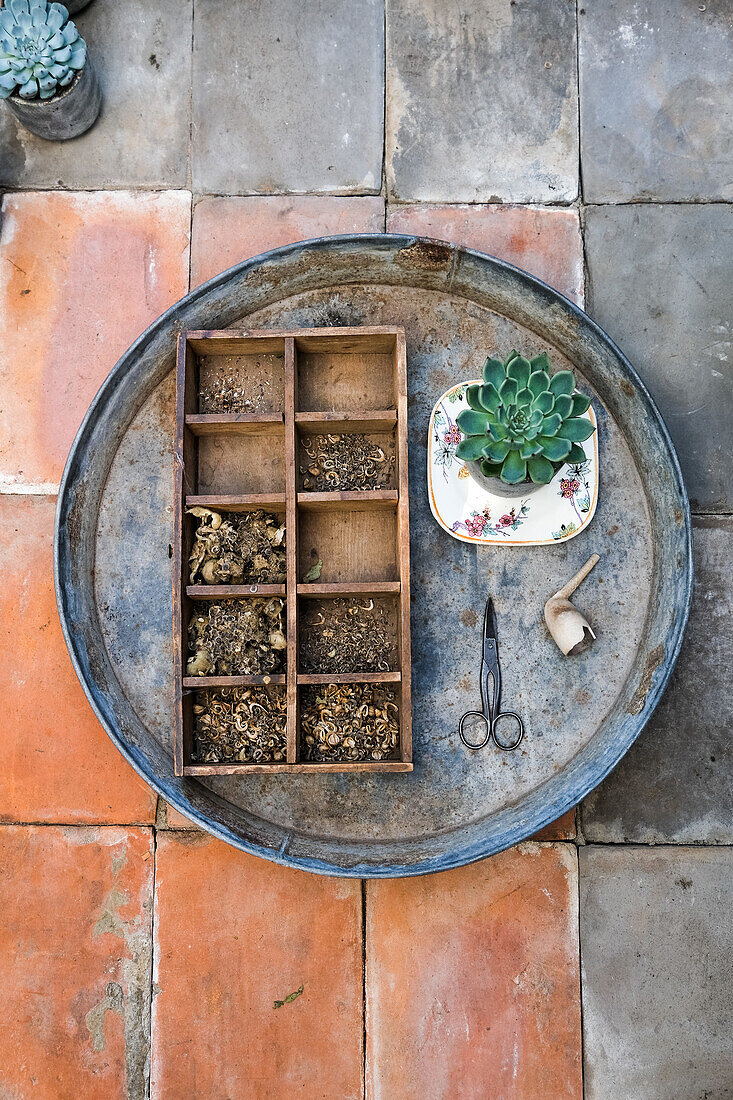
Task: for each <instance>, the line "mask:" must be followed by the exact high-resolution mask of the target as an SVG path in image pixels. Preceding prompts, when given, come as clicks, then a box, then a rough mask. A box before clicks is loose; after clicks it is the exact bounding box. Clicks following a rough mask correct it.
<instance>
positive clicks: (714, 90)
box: [578, 0, 733, 202]
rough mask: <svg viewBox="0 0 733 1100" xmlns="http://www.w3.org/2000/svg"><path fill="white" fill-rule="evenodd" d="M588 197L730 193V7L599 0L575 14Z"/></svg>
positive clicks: (685, 0)
mask: <svg viewBox="0 0 733 1100" xmlns="http://www.w3.org/2000/svg"><path fill="white" fill-rule="evenodd" d="M578 28H579V51H580V109H581V135H582V137H581V154H582V166H583V191H584V194H585V199H586V202H623V201H625V200H629V199H654V200H656V201H658V202H665V201H668V200H675V199H731V198H733V111H732V110H731V102H732V101H733V7H731V5H730V3H719V2H713V3H710V2H708V3H707V4H698V3H690V2H689V0H668V2H667V3H663V4H660V3H657V2H655V0H642V2H641V3H639V2H638V0H604V2H603V3H592V2H591V3H586V4H584V5H583V6H581V7H580V11H579V16H578Z"/></svg>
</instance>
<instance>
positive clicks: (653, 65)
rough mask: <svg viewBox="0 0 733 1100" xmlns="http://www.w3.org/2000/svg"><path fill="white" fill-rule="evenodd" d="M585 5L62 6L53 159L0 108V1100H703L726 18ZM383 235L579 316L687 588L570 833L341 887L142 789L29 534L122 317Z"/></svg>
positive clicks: (724, 493) (717, 627) (720, 611)
mask: <svg viewBox="0 0 733 1100" xmlns="http://www.w3.org/2000/svg"><path fill="white" fill-rule="evenodd" d="M596 8H597V10H596ZM596 8H593V10H591V8H590V7H585V8H584V7H583V6H582V5H581V4H580V2H578V3H575V2H573V0H549V2H547V0H469V2H468V3H467V4H464V5H463V6H462V7H461V9H460V11H459V10H458V8H456V7H455V6H454V7H450V6H446V5H441V4H438V3H435V2H434V0H386V3H382V2H380V0H364V2H363V3H360V4H359V5H356V6H354V7H350V8H349V9H348V12H347V11H345V9H344V5H340V4H337V3H335V0H324V2H323V3H322V4H319V5H317V6H316V9H313V10H312V11H311V10H310V9H307V8H306V7H304V6H303V5H302V4H297V3H295V0H277V2H276V3H275V5H274V6H273V5H272V4H271V5H267V6H265V7H262V9H261V10H260V9H257V10H256V11H255V10H254V8H253V6H252V5H244V4H239V3H235V4H232V3H231V2H229V3H224V0H184V2H183V3H182V4H175V3H173V2H172V0H162V3H161V4H157V5H153V6H151V5H146V4H145V3H144V2H143V0H121V2H120V3H118V4H113V3H111V2H110V0H94V3H92V4H91V5H90V6H89V7H88V8H87V9H86V10H85V11H83V12H81V13H80V14H79V16H78V17H77V22H78V25H79V27H80V29H81V31H82V33H83V34H85V35H86V36H87V38H88V40H89V43H90V48H91V51H92V52H93V54H94V56H95V57H96V58H97V60H98V68H99V70H100V75H101V77H102V81H103V86H104V89H105V97H106V98H105V109H104V114H103V116H102V117H101V119H100V121H99V122H98V124H97V125H96V126H95V127H94V128H93V129H92V130H91V131H90V132H89V133H88V134H87V135H85V136H83V137H82V138H80V139H78V140H76V141H73V142H69V143H66V144H63V145H53V144H50V143H47V142H42V141H39V140H36V139H35V138H33V137H31V136H29V135H27V134H26V133H25V132H24V131H22V130H21V129H20V128H19V127H18V126H17V124H16V123H15V121H14V119H13V117H12V116H11V115H10V114H9V112H7V110H6V109H5V108H4V107H3V106H2V105H1V104H0V189H4V191H5V193H4V195H2V199H1V201H2V206H1V207H0V211H1V213H0V632H1V633H2V640H3V651H4V653H5V654H6V657H7V661H8V663H9V668H6V671H5V675H4V676H3V678H2V680H0V716H1V721H2V731H3V735H4V736H3V744H4V747H5V754H4V756H5V759H4V766H3V768H2V771H1V772H0V822H3V823H4V824H0V896H1V897H2V906H1V908H2V917H1V918H0V966H1V967H2V971H3V974H4V977H5V981H6V1000H7V1002H8V1012H7V1014H6V1015H7V1020H6V1026H5V1027H4V1028H3V1029H0V1096H2V1097H5V1096H6V1095H7V1097H8V1098H9V1100H10V1098H11V1097H12V1100H26V1098H30V1097H31V1096H33V1097H42V1098H43V1097H48V1098H49V1100H51V1098H54V1100H56V1098H60V1100H66V1098H67V1097H68V1098H69V1100H72V1098H73V1100H76V1097H78V1096H89V1097H90V1098H94V1097H96V1096H104V1097H117V1096H119V1097H128V1098H129V1097H131V1098H133V1100H138V1098H140V1100H142V1098H144V1097H146V1096H147V1095H151V1096H152V1097H154V1098H159V1100H163V1098H165V1100H168V1098H173V1100H177V1098H178V1097H181V1098H182V1100H183V1098H185V1100H189V1098H194V1100H195V1098H198V1097H201V1098H205V1100H209V1098H214V1100H218V1098H221V1100H233V1098H234V1097H240V1096H242V1097H247V1100H250V1098H252V1100H260V1098H264V1097H275V1096H277V1097H278V1098H280V1097H289V1096H293V1095H302V1096H304V1097H314V1098H315V1097H326V1098H328V1100H330V1098H331V1097H339V1098H340V1097H342V1096H343V1097H360V1098H361V1097H365V1096H368V1097H370V1098H371V1100H403V1098H404V1100H409V1098H410V1097H412V1096H415V1097H419V1098H420V1100H448V1098H450V1100H452V1097H453V1096H455V1095H457V1094H458V1093H460V1095H461V1096H466V1097H473V1096H475V1097H482V1098H483V1097H484V1096H487V1095H490V1096H496V1097H497V1100H499V1098H500V1100H504V1098H506V1100H536V1098H537V1097H538V1096H542V1097H543V1100H544V1097H548V1100H555V1098H557V1100H565V1098H566V1097H576V1096H578V1097H579V1096H581V1095H582V1090H583V1088H584V1089H585V1095H586V1096H587V1097H589V1098H590V1097H592V1098H593V1100H617V1098H618V1097H623V1098H624V1100H655V1098H656V1097H657V1096H659V1097H662V1096H664V1098H665V1100H666V1098H667V1096H670V1095H681V1096H682V1095H684V1096H688V1095H689V1096H690V1097H693V1096H698V1095H700V1096H702V1095H704V1094H706V1095H709V1096H721V1097H723V1096H725V1095H726V1094H727V1093H726V1090H730V1080H731V1077H730V1074H731V1066H730V1060H729V1057H728V1055H727V1054H726V1053H725V1052H724V1051H723V1049H722V1045H721V1044H722V1040H721V1036H723V1037H726V1036H728V1035H729V1034H730V1031H731V1029H732V1028H733V1003H732V1002H731V999H730V990H729V986H730V975H729V969H726V959H727V958H728V957H729V956H730V953H731V946H732V945H733V932H732V931H731V929H730V927H729V924H730V921H729V918H728V911H729V909H730V905H729V900H730V899H729V898H728V896H727V893H726V890H727V885H726V883H727V881H728V879H729V878H730V874H729V871H730V868H729V862H730V861H729V852H728V849H727V848H726V847H724V846H725V845H730V843H731V833H730V816H731V815H730V810H731V803H730V790H731V785H730V754H729V752H728V748H727V742H726V739H725V738H726V734H727V731H728V727H729V726H730V722H731V717H730V707H729V705H728V702H727V700H728V698H729V691H728V678H729V672H728V669H729V665H730V648H731V628H730V622H731V621H732V619H733V617H732V616H731V615H730V614H729V613H727V609H729V606H730V600H731V591H732V582H731V570H730V568H729V565H730V525H731V516H730V501H729V499H728V496H729V494H728V482H729V480H730V478H729V476H728V474H727V471H728V469H729V465H730V454H729V451H727V450H726V448H725V447H724V446H718V443H719V441H720V440H721V439H722V440H723V441H725V439H726V438H727V436H726V431H727V426H728V425H729V423H730V419H731V411H732V410H731V398H730V396H729V391H728V390H726V388H725V381H724V380H725V376H726V375H727V374H728V372H729V362H728V360H729V351H730V349H729V343H730V331H729V318H728V314H729V312H730V311H729V292H728V288H729V285H730V281H731V279H730V275H731V270H730V266H731V265H730V257H729V253H730V249H728V250H727V252H726V247H725V241H726V239H727V237H728V236H729V235H730V234H729V230H730V214H731V207H730V205H729V204H728V202H727V201H720V200H727V199H730V197H731V196H730V195H729V194H728V192H727V191H726V187H727V182H726V181H728V178H729V176H730V172H728V173H727V175H726V171H727V168H728V167H729V164H730V160H731V156H730V149H729V145H730V142H729V141H728V135H729V131H730V118H729V112H728V113H726V106H725V105H726V102H727V100H726V99H725V96H726V89H728V88H729V87H730V85H731V82H733V65H732V64H731V60H730V32H731V20H730V17H729V13H726V12H725V11H723V9H721V8H720V6H719V5H711V4H709V3H708V5H707V6H705V5H696V4H693V5H692V6H690V5H689V4H687V3H686V2H685V0H671V4H664V5H658V4H655V3H654V2H653V0H647V2H646V3H644V4H642V5H632V4H630V3H626V0H612V2H611V3H610V4H608V5H606V6H600V7H599V6H596ZM601 8H602V10H601ZM698 8H700V9H702V8H705V10H704V11H702V10H700V11H698ZM127 28H129V33H128V32H127ZM576 29H577V38H578V41H576ZM698 54H699V56H700V57H702V58H704V61H705V67H704V73H699V72H695V71H693V69H694V68H695V66H692V68H691V65H692V62H691V61H690V60H689V59H690V58H691V57H696V56H698ZM652 69H653V72H654V74H655V76H654V80H652V76H651V75H650V74H651V70H652ZM578 73H579V75H580V90H578V80H577V78H578ZM316 76H317V77H318V79H315V77H316ZM728 98H729V97H728ZM709 199H715V200H716V201H714V202H708V201H706V200H709ZM629 200H633V205H628V202H629ZM589 203H591V204H595V205H589ZM518 204H522V205H518ZM603 204H605V205H603ZM385 228H386V229H387V230H388V231H394V232H403V233H416V234H426V235H430V236H435V237H440V238H444V239H448V240H452V241H455V242H456V243H458V244H462V245H465V246H467V247H470V248H476V249H479V250H485V251H489V252H491V253H493V254H495V255H497V256H499V257H500V258H502V259H505V260H507V261H508V262H510V263H513V264H516V265H518V266H520V267H523V268H525V269H527V270H529V271H530V272H532V273H533V274H535V275H537V276H538V277H539V278H541V279H543V280H545V281H546V282H548V283H549V284H550V285H551V286H554V287H556V288H557V289H559V290H560V291H561V292H562V293H564V294H566V295H567V296H568V297H570V298H571V299H572V300H574V301H576V302H579V303H582V302H583V299H584V294H585V297H586V300H587V302H588V309H589V312H590V313H591V315H592V316H594V317H596V318H597V319H598V320H599V321H600V323H602V324H603V325H604V327H605V328H606V329H607V331H608V332H609V333H610V335H611V336H612V337H613V338H614V339H616V340H618V341H619V343H620V345H621V347H622V349H623V350H624V351H626V352H627V353H628V354H629V355H630V356H631V359H632V362H633V363H634V366H635V367H636V368H637V369H638V371H639V372H640V374H641V376H642V379H643V380H644V381H645V382H647V383H648V385H649V387H650V389H651V390H652V392H653V394H654V395H655V396H656V398H657V399H658V400H659V403H660V405H661V408H662V411H663V414H664V415H665V416H666V417H668V420H669V426H670V429H671V432H672V434H673V436H674V438H675V440H676V442H677V444H678V447H679V451H680V458H681V461H682V466H683V473H684V476H685V478H686V480H687V483H688V486H689V489H690V494H691V498H692V504H693V511H694V512H695V513H696V516H695V540H696V545H695V554H696V567H697V571H698V575H697V581H696V588H695V597H694V602H693V610H692V618H691V622H690V628H689V631H688V635H687V638H686V642H685V645H684V648H683V652H682V655H681V657H680V662H679V665H678V667H677V670H676V672H675V674H674V676H673V678H672V681H671V684H670V687H669V690H668V692H667V694H666V696H665V699H664V700H663V701H662V703H661V705H660V707H659V709H658V711H657V713H656V715H655V716H654V719H653V721H652V722H651V723H650V725H649V727H648V729H647V730H646V731H645V733H644V734H643V735H642V737H641V738H640V740H639V742H638V743H637V745H636V746H634V747H633V748H632V750H631V751H630V753H629V754H628V755H627V757H626V758H625V759H624V760H623V761H622V763H621V765H620V766H619V768H618V769H617V770H616V772H614V773H612V774H611V775H610V776H609V777H608V779H607V780H606V781H605V782H604V783H603V784H602V785H601V786H600V787H599V788H598V789H597V790H596V791H595V792H594V793H593V794H592V796H591V797H590V798H589V799H587V800H586V803H585V805H584V806H583V807H582V811H581V813H580V820H581V823H582V826H583V828H582V829H581V833H580V835H578V836H577V837H576V828H575V813H574V812H570V813H569V814H566V815H565V816H564V818H561V819H560V821H558V822H555V823H554V824H553V825H551V826H549V827H548V828H547V829H545V830H543V831H542V833H541V834H539V835H538V837H536V838H534V841H532V842H527V843H525V844H523V845H520V846H519V847H518V848H516V849H514V850H512V851H511V852H507V853H503V854H502V855H500V856H497V857H495V858H494V859H492V860H488V861H485V862H483V863H480V864H477V865H474V866H470V867H465V868H462V869H459V870H455V871H451V872H446V873H445V874H442V875H437V876H431V877H427V878H422V879H412V880H400V881H370V882H368V883H361V884H359V883H358V882H354V881H351V880H348V881H347V880H344V881H341V880H335V879H325V878H319V877H316V876H308V875H305V874H301V873H297V872H293V871H289V870H287V869H283V868H280V867H277V866H275V865H272V864H269V863H266V862H264V861H257V860H255V859H252V858H250V857H247V856H244V855H242V854H240V853H237V852H235V851H234V850H233V849H230V848H228V847H227V846H225V845H223V844H221V843H220V842H218V841H214V840H212V839H211V838H210V837H208V835H207V834H205V833H203V832H201V831H200V830H198V829H196V828H195V827H193V826H192V825H191V823H190V822H188V821H187V819H186V818H185V817H183V816H182V815H181V814H179V813H178V812H177V811H175V810H173V809H172V808H170V807H168V806H166V805H165V804H164V803H163V802H162V800H156V798H155V796H154V795H153V794H152V792H151V791H150V790H149V789H148V788H147V786H146V785H145V784H144V783H143V782H142V781H141V780H140V779H139V778H138V777H137V775H136V774H135V773H134V772H133V771H132V769H131V768H130V767H129V766H128V764H127V763H126V762H125V761H124V760H123V759H122V757H121V756H120V755H119V754H118V753H117V751H116V750H115V749H114V747H113V746H112V744H111V742H109V740H108V739H107V737H106V735H105V734H104V732H103V731H102V729H101V726H100V725H99V723H98V722H97V720H96V718H95V717H94V715H93V713H92V711H91V709H90V707H89V705H88V703H87V701H86V698H85V696H84V694H83V692H82V690H81V688H80V687H79V685H78V683H77V681H76V678H75V676H74V673H73V670H72V668H71V664H70V661H69V659H68V656H67V654H66V651H65V646H64V644H63V639H62V635H61V631H60V627H59V625H58V620H57V617H56V612H55V607H54V596H53V577H52V570H51V539H52V531H53V519H54V508H55V493H56V490H57V487H58V483H59V479H60V477H61V473H62V470H63V465H64V461H65V458H66V454H67V452H68V448H69V446H70V444H71V441H72V439H73V436H74V434H75V432H76V430H77V428H78V425H79V423H80V421H81V419H82V417H83V415H84V413H85V411H86V409H87V407H88V404H89V402H90V400H91V398H92V397H93V395H94V393H95V391H96V389H97V388H98V386H99V385H100V383H101V382H102V381H103V380H104V378H105V376H106V375H107V373H108V371H109V370H110V368H111V367H112V366H113V364H114V362H115V361H116V359H117V358H118V356H119V354H120V353H121V352H122V351H124V349H125V348H126V347H127V346H128V345H129V344H130V343H131V341H132V340H133V339H134V338H135V337H136V336H137V335H138V334H139V333H140V332H141V331H142V330H143V329H144V328H145V327H146V325H147V324H148V323H149V322H150V321H151V320H152V319H154V318H155V317H156V316H158V315H159V314H160V313H161V312H162V311H163V310H164V309H166V308H167V307H168V306H169V305H170V304H172V303H173V302H175V301H176V300H177V299H178V298H179V297H181V296H182V295H183V294H184V293H185V292H186V290H187V289H188V287H189V285H190V286H192V287H193V286H196V285H198V284H199V283H200V282H202V281H204V280H205V279H208V278H210V277H211V276H213V275H215V274H217V273H218V272H219V271H221V270H224V269H225V268H227V267H229V266H231V265H232V264H235V263H237V262H239V261H241V260H244V259H246V258H248V257H251V256H253V255H256V254H257V253H259V252H261V251H263V250H266V249H268V248H271V247H276V246H278V245H282V244H287V243H291V242H294V241H297V240H301V239H304V238H308V237H312V236H318V235H328V234H332V233H350V232H370V233H372V232H377V233H378V232H381V231H382V230H384V229H385ZM586 269H587V276H588V279H587V286H586V279H585V275H586ZM711 425H712V427H711ZM558 841H562V842H563V843H558ZM630 841H632V842H638V843H639V844H641V845H648V844H658V845H662V846H663V847H660V848H657V849H652V848H647V847H630V846H629V842H630ZM573 842H574V843H573ZM687 844H695V845H697V846H698V847H695V848H694V849H693V848H689V847H682V846H681V845H687ZM713 845H718V846H719V847H712V846H713ZM578 894H580V898H581V907H580V918H579V919H578ZM154 905H155V915H153V906H154ZM726 906H727V908H726ZM581 969H582V975H583V989H582V994H581V987H580V982H579V977H580V974H581ZM678 971H679V973H678ZM301 984H302V985H303V993H302V994H301V995H299V996H298V997H296V998H295V999H294V1000H293V1001H292V1002H290V1003H288V1004H285V1005H283V1007H282V1008H279V1009H275V1008H274V1007H273V1005H274V1001H275V1000H281V999H284V998H285V997H286V996H287V995H288V994H289V993H292V992H295V991H296V990H298V989H299V987H300V985H301ZM581 1006H582V1009H583V1028H584V1034H583V1042H581V1031H580V1015H581ZM488 1029H490V1030H488ZM670 1051H677V1052H678V1053H677V1054H675V1055H674V1057H672V1058H670V1057H669V1052H670ZM678 1055H679V1056H678ZM583 1057H584V1060H585V1066H584V1067H583V1065H582V1063H583ZM726 1059H727V1060H726ZM583 1069H584V1073H583V1072H582V1071H583ZM670 1089H671V1090H672V1091H671V1092H670ZM675 1089H676V1090H677V1091H676V1093H675Z"/></svg>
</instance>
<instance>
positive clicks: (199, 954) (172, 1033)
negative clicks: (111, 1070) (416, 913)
mask: <svg viewBox="0 0 733 1100" xmlns="http://www.w3.org/2000/svg"><path fill="white" fill-rule="evenodd" d="M155 929H156V931H155V981H156V983H157V989H158V990H159V992H158V993H157V995H156V997H155V999H154V1004H153V1052H152V1079H151V1096H152V1097H153V1100H169V1098H178V1097H181V1098H184V1097H185V1098H188V1097H206V1100H233V1098H235V1097H237V1098H238V1097H242V1098H244V1097H246V1098H247V1100H260V1098H262V1097H279V1098H285V1097H292V1096H298V1097H303V1098H304V1100H308V1098H313V1100H316V1098H318V1100H322V1098H329V1100H330V1098H331V1097H338V1098H339V1100H345V1098H347V1097H348V1098H352V1097H353V1098H358V1097H360V1096H361V1090H362V946H361V943H362V941H361V890H360V884H359V882H355V881H353V880H350V879H349V880H347V879H335V878H323V877H320V876H318V875H309V874H305V873H302V872H297V871H291V870H288V869H286V868H282V867H278V866H276V865H274V864H271V863H267V862H266V861H265V860H261V859H256V858H254V857H252V856H246V855H243V854H242V853H240V852H237V851H235V850H234V849H233V848H231V847H229V846H228V845H226V844H222V843H220V842H219V841H216V840H213V839H211V837H208V836H207V835H205V834H203V833H202V834H199V835H195V834H190V833H189V834H183V833H174V832H166V833H159V834H158V851H157V864H156V922H155ZM301 986H302V987H303V992H302V994H301V995H300V996H298V997H297V998H295V999H294V1000H293V1001H292V1002H291V1003H289V1004H284V1005H283V1006H282V1007H281V1008H274V1007H273V1004H274V1001H275V1000H284V998H285V997H287V996H288V995H289V994H291V993H294V992H295V991H297V990H298V989H299V988H300V987H301Z"/></svg>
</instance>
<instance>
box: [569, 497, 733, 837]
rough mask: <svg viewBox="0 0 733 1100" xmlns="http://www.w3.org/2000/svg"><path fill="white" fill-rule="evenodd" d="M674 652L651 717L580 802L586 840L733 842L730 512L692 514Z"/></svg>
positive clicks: (732, 538)
mask: <svg viewBox="0 0 733 1100" xmlns="http://www.w3.org/2000/svg"><path fill="white" fill-rule="evenodd" d="M693 534H694V558H695V584H694V594H693V602H692V610H691V612H690V621H689V624H688V626H687V631H686V634H685V639H684V641H683V643H682V651H681V653H680V656H679V659H678V661H677V664H676V666H675V670H674V672H673V673H672V677H671V680H670V683H669V685H668V687H667V690H666V692H665V694H664V696H663V698H662V701H661V702H660V704H659V706H658V707H657V709H656V711H655V712H654V715H653V717H652V719H651V721H650V722H649V724H648V725H647V727H646V729H645V730H644V731H643V732H642V734H641V736H640V737H639V740H638V741H637V742H636V743H635V744H634V745H633V746H632V747H631V749H630V750H629V752H628V753H627V754H626V756H625V757H624V758H623V760H622V761H621V763H620V764H619V766H618V767H617V768H616V770H615V771H613V772H612V773H611V775H609V777H608V778H607V779H606V780H605V782H603V783H602V784H601V785H600V787H598V788H597V789H596V790H595V791H593V793H592V794H591V795H590V796H589V797H588V798H586V800H585V802H584V803H583V807H582V823H583V834H584V836H585V838H586V839H587V840H591V841H594V840H597V841H606V842H612V843H613V842H615V843H622V842H624V841H632V842H638V843H660V842H664V841H672V842H676V843H683V844H684V843H690V844H695V843H697V844H733V780H732V779H731V776H733V745H732V744H731V730H733V696H732V694H731V691H730V687H729V680H730V670H731V668H733V517H730V516H727V517H719V518H718V517H714V516H704V517H703V516H700V517H697V518H696V520H695V529H694V533H693Z"/></svg>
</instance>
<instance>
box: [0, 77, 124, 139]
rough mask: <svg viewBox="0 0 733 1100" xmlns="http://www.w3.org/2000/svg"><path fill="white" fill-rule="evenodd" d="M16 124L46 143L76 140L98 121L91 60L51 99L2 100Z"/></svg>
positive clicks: (98, 96) (16, 97) (99, 101)
mask: <svg viewBox="0 0 733 1100" xmlns="http://www.w3.org/2000/svg"><path fill="white" fill-rule="evenodd" d="M5 103H6V104H7V105H8V107H9V108H10V110H11V111H12V112H13V114H14V115H15V116H16V118H17V119H18V121H19V122H21V123H22V124H23V126H25V128H26V130H30V132H31V133H32V134H37V135H38V137H42V138H45V139H46V141H68V140H69V138H75V137H79V135H80V134H83V133H84V132H85V131H86V130H88V129H89V127H90V126H93V125H94V123H95V122H96V121H97V116H98V115H99V111H100V109H101V106H102V92H101V90H100V87H99V81H98V80H97V74H96V72H95V71H94V66H93V65H92V62H91V59H90V58H87V60H86V62H85V65H84V68H83V69H82V70H81V72H79V73H77V75H76V76H75V77H74V79H73V80H72V82H71V84H69V86H68V88H63V89H62V90H61V91H60V92H59V93H58V94H57V95H55V96H53V97H52V98H51V99H21V97H20V96H19V95H16V94H13V95H11V96H8V98H7V99H6V100H5Z"/></svg>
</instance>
